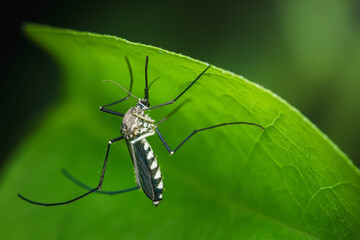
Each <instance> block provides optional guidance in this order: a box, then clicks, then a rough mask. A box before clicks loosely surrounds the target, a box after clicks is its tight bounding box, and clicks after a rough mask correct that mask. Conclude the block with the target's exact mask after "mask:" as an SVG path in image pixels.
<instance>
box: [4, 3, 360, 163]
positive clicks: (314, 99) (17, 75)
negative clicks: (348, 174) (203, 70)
mask: <svg viewBox="0 0 360 240" xmlns="http://www.w3.org/2000/svg"><path fill="white" fill-rule="evenodd" d="M25 21H30V22H37V23H42V24H48V25H52V26H57V27H63V28H71V29H76V30H82V31H90V32H95V33H101V34H110V35H115V36H119V37H122V38H125V39H128V40H130V41H134V42H141V43H144V44H149V45H153V46H157V47H161V48H164V49H166V50H169V51H174V52H178V53H182V54H184V55H188V56H191V57H193V58H196V59H200V60H203V61H206V62H209V63H211V64H213V65H216V66H218V67H221V68H224V69H226V70H230V71H232V72H234V73H237V74H240V75H242V76H244V77H246V78H248V79H249V80H251V81H253V82H256V83H258V84H260V85H263V86H264V87H265V88H268V89H270V90H272V91H273V92H274V93H276V94H278V95H279V96H281V97H282V98H284V99H286V100H287V101H288V102H289V103H290V104H291V105H293V106H295V107H296V108H298V109H299V110H300V111H301V112H302V113H303V114H304V115H305V116H306V117H308V118H309V119H310V120H311V121H312V122H314V123H315V124H316V125H317V126H318V127H319V128H320V129H321V130H322V131H323V132H324V133H326V134H327V135H328V136H329V137H330V138H331V139H332V140H333V141H334V142H335V143H336V144H337V145H338V146H339V147H340V148H341V149H342V150H343V151H344V152H345V153H346V154H347V155H348V156H349V157H350V158H351V159H352V160H353V161H354V162H355V163H356V164H357V165H358V166H359V165H360V160H359V158H360V151H358V145H359V142H360V128H359V127H358V123H359V122H360V121H359V120H360V94H359V89H360V88H359V87H360V86H359V85H360V81H359V80H360V67H359V63H360V3H359V1H355V0H354V1H350V0H349V1H336V0H327V1H325V0H323V1H310V0H304V1H286V0H283V1H281V0H277V1H275V0H274V1H269V0H259V1H221V2H219V1H216V2H215V1H214V2H211V1H197V2H194V1H181V2H176V3H169V1H133V2H130V1H126V2H125V1H111V0H104V1H96V2H95V1H94V2H91V1H67V0H65V1H51V0H48V1H43V0H37V1H24V0H19V1H8V0H7V1H5V2H4V1H3V3H2V7H1V41H2V42H1V76H2V81H1V103H2V106H3V107H2V113H1V128H0V135H1V139H0V141H1V142H0V146H1V150H0V160H1V163H0V164H1V166H2V165H3V164H4V163H5V161H6V159H7V158H8V157H9V155H10V154H11V153H12V152H13V151H14V150H15V149H16V145H17V144H18V143H19V142H20V141H21V140H22V138H23V137H25V136H26V135H27V134H30V133H31V131H33V130H34V129H35V128H36V126H37V124H41V122H40V121H39V119H40V116H41V114H42V113H43V112H44V111H45V110H44V109H45V108H46V107H48V106H51V103H54V102H55V101H58V100H59V99H60V98H61V86H62V83H61V73H60V71H59V69H58V68H57V66H56V65H55V63H54V62H53V61H52V59H51V58H49V57H48V56H47V55H46V54H44V53H43V52H42V51H41V50H40V49H38V48H37V47H36V46H34V45H33V44H32V43H31V42H29V41H28V40H27V39H25V37H24V36H23V35H22V34H21V24H22V23H24V22H25ZM34 157H36V156H34Z"/></svg>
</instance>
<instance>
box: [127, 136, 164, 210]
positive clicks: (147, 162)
mask: <svg viewBox="0 0 360 240" xmlns="http://www.w3.org/2000/svg"><path fill="white" fill-rule="evenodd" d="M132 150H133V158H135V159H133V160H134V164H136V165H137V167H135V171H138V173H135V174H136V176H137V178H138V181H139V182H140V185H141V188H142V189H143V191H144V193H145V194H146V196H147V197H148V198H149V199H151V200H152V201H153V204H154V205H155V206H157V205H158V204H159V203H160V201H161V199H162V193H163V189H164V185H163V181H162V176H161V171H160V167H159V165H158V163H157V161H156V158H155V155H154V152H153V150H152V149H151V146H150V144H149V143H148V141H147V140H146V139H142V140H140V141H138V142H135V143H134V144H133V146H132Z"/></svg>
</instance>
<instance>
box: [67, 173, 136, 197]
mask: <svg viewBox="0 0 360 240" xmlns="http://www.w3.org/2000/svg"><path fill="white" fill-rule="evenodd" d="M61 171H62V173H63V174H64V175H65V177H67V178H68V179H70V180H71V181H72V182H73V183H75V184H76V185H78V186H80V187H82V188H84V189H86V190H89V191H90V190H92V189H93V188H92V187H90V186H88V185H86V184H84V183H82V182H80V181H79V180H78V179H76V178H75V177H74V176H72V175H71V174H70V173H69V172H68V171H66V170H65V169H62V170H61ZM139 188H140V187H139V186H136V187H132V188H128V189H123V190H118V191H103V190H101V191H100V190H96V191H95V192H96V193H101V194H109V195H114V194H120V193H125V192H130V191H132V190H136V189H139Z"/></svg>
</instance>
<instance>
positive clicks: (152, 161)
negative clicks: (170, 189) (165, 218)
mask: <svg viewBox="0 0 360 240" xmlns="http://www.w3.org/2000/svg"><path fill="white" fill-rule="evenodd" d="M125 60H126V63H127V65H128V68H129V72H130V89H129V91H127V90H126V89H125V88H124V87H122V86H120V85H119V84H117V83H115V82H113V83H115V84H116V85H118V86H119V87H121V88H122V89H123V90H124V91H126V92H127V93H128V95H127V96H126V97H124V98H122V99H120V100H118V101H116V102H113V103H110V104H107V105H105V106H102V107H100V111H103V112H105V113H109V114H112V115H116V116H120V117H123V120H122V123H121V134H122V136H120V137H117V138H114V139H112V140H110V141H109V142H108V146H107V150H106V155H105V160H104V164H103V168H102V172H101V176H100V181H99V184H98V185H97V187H95V188H91V187H89V186H87V185H85V184H83V183H81V182H80V181H78V180H77V179H75V178H74V177H73V176H71V175H70V174H69V173H67V172H66V171H64V174H65V176H66V177H68V178H69V179H70V180H72V181H73V182H74V183H76V184H77V185H79V186H81V187H83V188H85V189H87V190H89V191H88V192H87V193H85V194H83V195H80V196H78V197H76V198H74V199H71V200H69V201H65V202H58V203H40V202H34V201H32V200H29V199H28V198H25V197H23V196H22V195H20V194H18V196H19V197H20V198H21V199H23V200H25V201H27V202H29V203H32V204H36V205H42V206H56V205H63V204H69V203H71V202H74V201H76V200H79V199H80V198H83V197H85V196H87V195H89V194H90V193H93V192H98V193H104V194H120V193H124V192H129V191H132V190H135V189H139V188H141V189H142V190H143V191H144V193H145V195H146V196H147V197H148V198H149V199H150V200H151V201H152V202H153V205H155V206H158V205H159V203H160V201H161V200H162V196H163V195H162V193H163V189H164V186H163V181H162V175H161V172H160V168H159V165H158V163H157V160H156V158H155V155H154V152H153V150H152V148H151V146H150V144H149V142H148V141H147V140H146V138H147V137H150V136H152V135H155V133H156V134H157V135H158V136H159V138H160V140H161V142H162V143H163V144H164V146H165V148H166V149H167V151H168V152H169V153H170V154H174V153H175V152H176V151H177V150H178V149H179V148H180V147H181V146H182V145H183V144H184V143H185V142H186V141H187V140H189V139H190V138H191V137H192V136H193V135H195V134H196V133H198V132H201V131H205V130H209V129H212V128H217V127H221V126H225V125H235V124H247V125H253V126H256V127H259V128H262V129H263V130H264V127H262V126H261V125H259V124H255V123H249V122H229V123H222V124H218V125H214V126H210V127H206V128H201V129H198V130H196V129H195V130H194V131H193V132H191V133H190V135H189V136H188V137H186V138H185V139H184V140H183V141H182V142H181V143H180V144H179V145H178V146H177V147H176V148H175V149H174V150H172V149H171V148H170V147H169V145H168V144H167V142H166V141H165V139H164V137H163V136H162V134H161V133H160V130H159V128H158V127H157V126H158V125H159V124H160V123H161V122H163V121H164V120H165V119H166V118H167V117H168V116H170V115H172V114H173V113H174V112H175V111H176V110H177V109H178V108H177V109H175V110H174V111H173V112H171V113H170V114H169V115H168V116H167V117H165V118H164V119H162V120H160V121H159V122H157V123H155V120H154V119H152V118H151V117H149V116H148V114H145V111H148V110H151V109H155V108H160V107H163V106H166V105H170V104H173V103H175V102H176V101H177V100H178V99H179V98H180V97H181V96H182V95H183V94H184V93H185V92H186V91H188V90H189V89H190V87H191V86H193V85H194V83H195V82H196V81H197V80H199V79H200V77H201V76H202V75H204V73H205V72H206V71H207V70H208V69H209V68H210V65H208V66H207V67H206V68H205V70H204V71H202V72H201V73H200V74H199V75H198V76H197V77H196V78H195V80H193V81H192V82H191V83H190V85H189V86H187V87H186V88H185V90H183V91H182V92H181V93H180V94H179V95H178V96H177V97H176V98H174V99H173V100H171V101H168V102H165V103H163V104H160V105H156V106H154V107H150V102H149V87H150V86H151V84H152V83H153V82H154V81H153V82H152V83H150V86H148V76H147V69H148V61H149V57H148V56H146V62H145V89H144V92H145V96H144V98H143V99H139V98H137V97H135V96H134V95H133V94H132V93H131V91H132V86H133V74H132V69H131V65H130V62H129V60H128V58H125ZM130 97H133V98H136V99H137V100H138V102H137V103H136V105H135V106H134V107H131V108H130V109H129V110H128V111H127V112H126V113H119V112H116V111H113V110H110V109H108V107H109V106H112V105H114V104H117V103H120V102H122V101H125V100H127V99H129V98H130ZM180 106H181V105H180ZM122 139H125V141H126V144H127V147H128V150H129V153H130V157H131V159H132V162H133V165H134V170H135V176H136V183H137V186H136V187H133V188H129V189H124V190H120V191H101V188H102V184H103V180H104V175H105V169H106V164H107V160H108V156H109V150H110V146H111V144H113V143H115V142H118V141H120V140H122Z"/></svg>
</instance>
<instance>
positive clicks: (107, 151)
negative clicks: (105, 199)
mask: <svg viewBox="0 0 360 240" xmlns="http://www.w3.org/2000/svg"><path fill="white" fill-rule="evenodd" d="M123 138H124V137H123V136H121V137H118V138H115V139H112V140H110V141H109V143H108V147H107V150H106V155H105V160H104V165H103V168H102V171H101V176H100V181H99V183H98V185H97V187H96V188H92V189H91V190H89V191H88V192H87V193H85V194H83V195H80V196H79V197H76V198H74V199H71V200H69V201H66V202H58V203H40V202H34V201H32V200H30V199H28V198H25V197H23V196H22V195H20V194H18V196H19V197H20V198H21V199H23V200H25V201H27V202H29V203H32V204H36V205H42V206H47V207H49V206H57V205H64V204H69V203H72V202H74V201H76V200H79V199H81V198H83V197H85V196H87V195H89V194H90V193H93V192H96V191H97V190H99V189H101V187H102V184H103V181H104V176H105V170H106V164H107V159H108V156H109V150H110V146H111V144H113V143H115V142H117V141H120V140H122V139H123Z"/></svg>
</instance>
